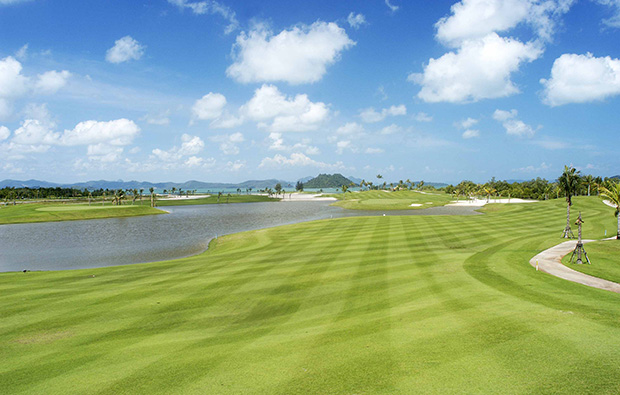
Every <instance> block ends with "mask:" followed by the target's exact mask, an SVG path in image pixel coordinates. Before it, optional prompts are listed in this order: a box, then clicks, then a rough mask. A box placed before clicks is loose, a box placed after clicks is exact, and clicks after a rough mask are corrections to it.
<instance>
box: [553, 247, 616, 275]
mask: <svg viewBox="0 0 620 395" xmlns="http://www.w3.org/2000/svg"><path fill="white" fill-rule="evenodd" d="M584 248H585V249H586V252H587V253H588V257H590V261H591V264H589V265H588V264H583V265H577V264H576V263H574V262H575V261H576V259H575V258H573V263H571V262H569V261H570V256H571V254H568V255H567V256H565V257H564V259H562V263H563V264H565V265H566V266H568V267H570V268H571V269H573V270H577V271H578V272H582V273H586V274H589V275H591V276H594V277H600V278H604V279H605V280H609V281H614V282H617V283H620V240H605V241H598V242H595V243H588V244H584Z"/></svg>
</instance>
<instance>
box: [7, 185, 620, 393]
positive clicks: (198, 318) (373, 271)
mask: <svg viewBox="0 0 620 395" xmlns="http://www.w3.org/2000/svg"><path fill="white" fill-rule="evenodd" d="M573 202H574V208H573V210H574V212H577V211H581V212H582V214H583V216H584V218H587V221H586V223H585V224H584V237H587V238H602V237H603V234H604V230H605V229H612V228H613V226H614V224H615V218H614V217H613V215H611V211H612V209H611V208H609V207H607V206H604V205H603V204H602V203H601V202H600V200H599V199H597V198H594V197H593V198H580V197H578V198H574V201H573ZM0 211H1V210H0ZM483 211H485V212H486V213H487V214H486V215H479V216H463V217H460V216H459V217H449V216H385V217H383V216H377V217H355V218H346V219H332V220H323V221H315V222H308V223H302V224H296V225H289V226H283V227H277V228H271V229H264V230H259V231H252V232H245V233H240V234H235V235H230V236H225V237H220V238H219V239H217V240H216V241H214V242H212V243H211V246H210V250H209V251H207V252H206V253H204V254H201V255H198V256H194V257H190V258H184V259H180V260H175V261H167V262H159V263H149V264H140V265H130V266H119V267H110V268H104V269H94V270H79V271H63V272H29V273H5V274H2V275H0V317H2V320H0V388H2V392H3V393H9V394H12V393H33V394H34V393H58V394H67V393H80V394H82V393H97V394H118V393H144V394H154V393H161V394H169V393H199V394H214V393H231V394H239V393H264V394H296V393H299V394H306V393H313V394H333V393H338V394H340V393H342V394H370V393H394V394H408V393H421V394H428V393H437V394H446V393H502V394H505V393H506V394H510V393H513V394H522V393H531V394H541V393H564V394H579V393H596V394H617V393H618V392H620V380H618V378H619V377H620V353H619V352H618V344H619V343H618V339H620V320H619V317H620V295H618V294H614V293H611V292H607V291H603V290H598V289H594V288H589V287H586V286H583V285H580V284H575V283H571V282H568V281H564V280H561V279H558V278H555V277H553V276H550V275H548V274H545V273H542V272H537V271H536V270H534V268H532V267H531V266H530V265H529V263H528V261H529V259H530V258H531V257H533V256H534V255H535V254H536V253H538V252H540V251H541V250H543V249H546V248H548V247H550V246H553V245H555V244H558V243H560V242H562V239H560V234H561V232H562V229H563V228H564V225H565V221H566V217H565V211H566V206H565V202H564V201H563V200H561V199H558V200H553V201H545V202H540V203H537V204H520V205H519V204H514V205H501V206H500V205H493V208H492V209H487V208H485V209H484V210H483ZM594 251H595V249H594V248H592V253H591V255H592V259H593V260H598V259H599V257H598V256H597V254H598V253H597V252H594ZM616 256H618V255H617V254H616Z"/></svg>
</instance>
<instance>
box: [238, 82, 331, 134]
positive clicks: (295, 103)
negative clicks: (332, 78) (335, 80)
mask: <svg viewBox="0 0 620 395" xmlns="http://www.w3.org/2000/svg"><path fill="white" fill-rule="evenodd" d="M239 111H240V112H241V114H242V115H243V116H245V117H247V118H249V119H251V120H254V121H257V122H259V127H263V128H267V129H268V130H269V131H270V132H277V133H279V132H305V131H310V130H316V129H318V128H319V126H320V125H321V124H322V123H323V122H324V121H325V120H327V118H328V117H329V109H328V108H327V106H326V105H325V103H322V102H318V103H313V102H311V101H310V100H309V99H308V96H307V95H297V96H295V97H294V98H287V97H286V96H285V95H283V94H282V93H281V92H280V91H279V90H278V88H277V87H275V86H273V85H263V86H262V87H260V88H258V89H257V90H256V91H254V96H253V97H252V99H250V101H248V102H247V103H246V104H244V105H243V106H242V107H241V108H240V110H239ZM269 122H270V123H269Z"/></svg>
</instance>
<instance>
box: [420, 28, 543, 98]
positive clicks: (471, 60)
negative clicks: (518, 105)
mask: <svg viewBox="0 0 620 395" xmlns="http://www.w3.org/2000/svg"><path fill="white" fill-rule="evenodd" d="M541 54H542V49H541V48H540V47H539V46H538V45H537V44H534V43H527V44H523V43H521V42H519V41H517V40H514V39H511V38H502V37H499V36H498V35H497V34H495V33H491V34H489V35H487V36H485V37H484V38H483V39H481V40H470V41H465V42H464V43H463V45H462V46H461V47H460V48H459V49H458V51H457V52H448V53H446V54H445V55H443V56H442V57H440V58H439V59H432V58H431V59H430V60H429V62H428V64H427V65H426V66H425V67H424V72H423V73H422V74H411V75H410V76H409V80H410V81H412V82H415V83H417V84H419V85H421V86H422V89H421V90H420V92H419V93H418V97H419V98H420V99H422V100H424V101H426V102H442V101H446V102H453V103H458V102H468V101H478V100H481V99H490V98H497V97H505V96H510V95H512V94H515V93H517V92H519V89H518V88H517V87H516V86H515V85H514V83H513V82H512V81H511V80H510V76H511V74H512V73H514V72H516V71H517V70H518V69H519V66H520V65H521V64H522V63H524V62H531V61H533V60H535V59H537V58H538V57H539V56H540V55H541Z"/></svg>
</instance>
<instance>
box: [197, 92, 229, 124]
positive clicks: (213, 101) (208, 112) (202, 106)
mask: <svg viewBox="0 0 620 395" xmlns="http://www.w3.org/2000/svg"><path fill="white" fill-rule="evenodd" d="M224 107H226V97H225V96H224V95H222V94H220V93H213V92H209V93H208V94H206V95H204V96H203V97H202V98H201V99H198V100H196V102H195V103H194V106H193V107H192V116H193V117H194V118H195V119H200V120H213V119H217V118H219V117H220V116H221V115H222V113H223V111H224Z"/></svg>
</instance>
